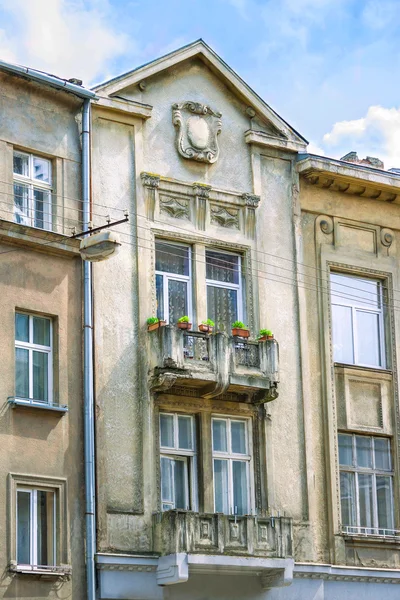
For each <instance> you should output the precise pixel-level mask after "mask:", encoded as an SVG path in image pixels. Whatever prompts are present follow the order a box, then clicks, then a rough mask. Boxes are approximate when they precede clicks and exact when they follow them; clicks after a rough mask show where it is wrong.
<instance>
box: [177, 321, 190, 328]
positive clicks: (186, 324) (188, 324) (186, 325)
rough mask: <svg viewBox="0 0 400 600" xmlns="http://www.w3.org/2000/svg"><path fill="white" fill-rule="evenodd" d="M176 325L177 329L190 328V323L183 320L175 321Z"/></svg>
mask: <svg viewBox="0 0 400 600" xmlns="http://www.w3.org/2000/svg"><path fill="white" fill-rule="evenodd" d="M176 325H177V327H178V329H192V324H191V323H186V322H183V323H177V324H176Z"/></svg>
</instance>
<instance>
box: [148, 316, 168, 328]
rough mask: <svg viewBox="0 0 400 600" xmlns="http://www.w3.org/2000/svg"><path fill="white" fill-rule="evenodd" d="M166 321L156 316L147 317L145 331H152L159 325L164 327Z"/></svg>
mask: <svg viewBox="0 0 400 600" xmlns="http://www.w3.org/2000/svg"><path fill="white" fill-rule="evenodd" d="M165 324H166V321H161V320H160V319H159V318H158V317H149V318H148V319H147V331H153V330H154V329H158V328H159V327H164V325H165Z"/></svg>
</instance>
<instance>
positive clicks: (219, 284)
mask: <svg viewBox="0 0 400 600" xmlns="http://www.w3.org/2000/svg"><path fill="white" fill-rule="evenodd" d="M208 251H209V252H214V253H215V254H222V255H225V256H226V255H229V256H236V257H237V259H238V281H239V283H237V284H236V283H226V282H224V281H218V280H217V279H208V278H207V252H208ZM242 260H243V255H242V254H240V253H238V252H232V251H229V250H222V249H221V248H214V247H212V246H207V247H206V249H205V285H206V305H207V315H208V314H209V311H208V302H207V297H208V294H207V289H208V286H210V287H216V288H223V289H227V290H235V291H236V292H237V319H236V320H237V321H243V318H244V298H243V293H244V285H243V273H242V271H243V269H242Z"/></svg>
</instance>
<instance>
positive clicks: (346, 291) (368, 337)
mask: <svg viewBox="0 0 400 600" xmlns="http://www.w3.org/2000/svg"><path fill="white" fill-rule="evenodd" d="M330 280H331V302H332V328H333V355H334V361H335V362H339V363H346V364H355V365H365V366H369V367H384V366H385V356H384V354H385V353H384V335H383V330H384V327H383V308H382V283H381V282H380V281H377V280H374V279H362V278H361V277H353V276H349V275H342V274H338V273H331V277H330Z"/></svg>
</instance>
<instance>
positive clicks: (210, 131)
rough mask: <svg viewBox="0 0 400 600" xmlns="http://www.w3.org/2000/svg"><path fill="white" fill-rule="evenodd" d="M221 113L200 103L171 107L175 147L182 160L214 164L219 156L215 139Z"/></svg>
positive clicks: (219, 130) (219, 128) (220, 125)
mask: <svg viewBox="0 0 400 600" xmlns="http://www.w3.org/2000/svg"><path fill="white" fill-rule="evenodd" d="M221 116H222V115H221V113H219V112H216V111H214V110H213V109H212V108H211V107H210V106H207V105H206V104H201V103H200V102H190V101H188V102H182V103H181V104H173V105H172V122H173V124H174V126H175V128H176V147H177V150H178V152H179V154H180V155H181V156H183V158H188V159H192V160H197V161H199V162H206V163H210V164H212V163H215V162H216V161H217V160H218V156H219V146H218V140H217V137H218V135H219V134H220V132H221V128H222V123H221Z"/></svg>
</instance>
